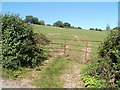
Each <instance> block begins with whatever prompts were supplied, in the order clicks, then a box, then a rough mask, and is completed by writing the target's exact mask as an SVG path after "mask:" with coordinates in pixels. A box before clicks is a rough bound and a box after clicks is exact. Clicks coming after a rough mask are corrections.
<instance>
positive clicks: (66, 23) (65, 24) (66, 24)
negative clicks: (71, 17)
mask: <svg viewBox="0 0 120 90" xmlns="http://www.w3.org/2000/svg"><path fill="white" fill-rule="evenodd" d="M63 26H64V27H70V26H71V25H70V23H68V22H65V23H64V24H63Z"/></svg>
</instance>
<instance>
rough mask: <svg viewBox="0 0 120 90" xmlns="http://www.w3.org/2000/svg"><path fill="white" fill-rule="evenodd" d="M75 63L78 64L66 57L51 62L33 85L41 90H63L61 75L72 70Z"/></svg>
mask: <svg viewBox="0 0 120 90" xmlns="http://www.w3.org/2000/svg"><path fill="white" fill-rule="evenodd" d="M74 63H76V62H75V61H73V60H70V59H66V58H64V57H58V58H56V59H54V60H51V61H49V63H48V64H47V67H46V66H45V67H44V68H42V72H40V73H39V74H40V75H39V78H38V79H35V80H34V82H33V84H34V85H36V86H38V87H40V88H61V87H62V86H63V84H64V82H63V81H62V80H61V78H60V77H61V75H62V74H63V73H64V71H65V70H71V69H72V68H71V65H73V64H74ZM40 69H41V68H40Z"/></svg>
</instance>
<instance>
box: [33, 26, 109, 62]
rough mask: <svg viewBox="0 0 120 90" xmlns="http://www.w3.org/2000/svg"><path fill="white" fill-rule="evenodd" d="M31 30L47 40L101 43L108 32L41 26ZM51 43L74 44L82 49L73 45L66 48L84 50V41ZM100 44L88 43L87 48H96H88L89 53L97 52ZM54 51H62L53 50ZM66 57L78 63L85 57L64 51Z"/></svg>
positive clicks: (82, 54) (74, 52)
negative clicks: (43, 35)
mask: <svg viewBox="0 0 120 90" xmlns="http://www.w3.org/2000/svg"><path fill="white" fill-rule="evenodd" d="M33 30H34V32H35V33H43V34H45V35H46V36H47V37H48V38H64V39H76V40H99V41H102V40H104V38H106V37H107V35H108V33H109V32H108V31H93V30H81V29H70V28H59V27H52V26H42V25H33ZM52 42H57V43H67V44H75V45H82V46H84V47H77V46H73V45H67V48H70V49H77V50H82V51H83V50H85V48H86V47H85V46H86V42H84V41H72V40H69V41H64V40H58V39H56V40H52ZM100 43H101V42H89V43H88V46H94V47H96V48H88V49H89V50H88V51H90V52H97V47H98V46H99V44H100ZM63 46H64V44H63V45H52V47H57V48H63ZM54 50H55V51H63V50H58V49H54ZM52 54H53V53H52ZM66 55H67V56H69V57H70V58H71V59H74V60H77V61H80V58H83V57H84V56H85V54H84V52H78V51H71V50H66ZM91 56H92V57H93V56H96V55H94V54H89V57H91Z"/></svg>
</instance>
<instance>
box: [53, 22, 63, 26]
mask: <svg viewBox="0 0 120 90" xmlns="http://www.w3.org/2000/svg"><path fill="white" fill-rule="evenodd" d="M53 26H56V27H64V25H63V22H62V21H57V22H55V23H54V24H53Z"/></svg>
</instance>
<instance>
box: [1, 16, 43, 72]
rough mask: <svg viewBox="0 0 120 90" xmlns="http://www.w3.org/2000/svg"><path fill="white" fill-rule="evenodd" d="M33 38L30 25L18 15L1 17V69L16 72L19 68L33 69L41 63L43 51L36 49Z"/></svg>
mask: <svg viewBox="0 0 120 90" xmlns="http://www.w3.org/2000/svg"><path fill="white" fill-rule="evenodd" d="M33 37H34V33H33V30H32V27H31V25H29V24H27V23H24V22H23V20H22V19H21V18H19V16H18V15H14V14H4V15H2V42H3V43H2V66H3V68H7V69H13V70H18V69H19V67H35V66H37V65H39V64H40V63H41V62H42V61H43V59H44V58H45V55H44V50H43V49H42V48H39V49H38V48H37V46H36V43H35V41H34V38H33ZM40 46H41V44H40Z"/></svg>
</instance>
